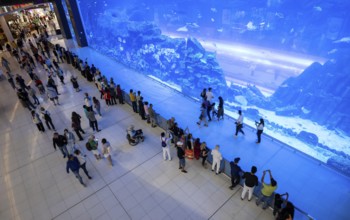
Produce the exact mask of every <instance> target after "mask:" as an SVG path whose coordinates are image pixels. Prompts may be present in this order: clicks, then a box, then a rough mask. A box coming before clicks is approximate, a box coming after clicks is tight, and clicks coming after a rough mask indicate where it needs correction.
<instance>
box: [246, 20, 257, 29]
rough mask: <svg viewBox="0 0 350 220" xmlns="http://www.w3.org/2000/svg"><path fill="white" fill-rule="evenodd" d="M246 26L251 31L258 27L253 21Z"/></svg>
mask: <svg viewBox="0 0 350 220" xmlns="http://www.w3.org/2000/svg"><path fill="white" fill-rule="evenodd" d="M246 27H247V29H248V30H251V31H252V30H255V29H256V26H254V24H253V22H252V21H249V22H248V24H247V25H246Z"/></svg>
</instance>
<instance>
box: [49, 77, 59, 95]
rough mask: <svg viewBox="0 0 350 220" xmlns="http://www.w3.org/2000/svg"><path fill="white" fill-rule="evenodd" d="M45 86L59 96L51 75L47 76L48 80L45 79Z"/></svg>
mask: <svg viewBox="0 0 350 220" xmlns="http://www.w3.org/2000/svg"><path fill="white" fill-rule="evenodd" d="M47 86H50V87H52V88H54V89H55V91H56V93H57V95H60V93H59V92H58V89H57V85H56V82H55V80H54V79H53V78H52V75H49V78H48V79H47Z"/></svg>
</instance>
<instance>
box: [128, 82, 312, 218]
mask: <svg viewBox="0 0 350 220" xmlns="http://www.w3.org/2000/svg"><path fill="white" fill-rule="evenodd" d="M154 81H155V82H157V83H159V82H158V81H156V80H154ZM159 84H161V83H159ZM162 85H163V84H162ZM165 87H167V86H165ZM167 88H168V87H167ZM171 89H172V88H171ZM174 91H176V90H174ZM176 92H178V91H176ZM178 93H179V94H181V95H182V96H186V95H184V94H182V93H180V92H178ZM123 97H124V101H125V102H126V103H128V104H129V105H130V106H131V101H130V98H129V95H128V94H127V93H126V92H125V91H124V90H123ZM186 97H187V98H189V96H186ZM191 100H193V101H195V100H194V99H191ZM226 116H227V115H226ZM227 117H229V116H227ZM230 118H231V117H230ZM167 120H168V119H166V118H164V117H163V116H162V115H160V114H156V122H157V126H159V127H160V128H162V129H163V130H164V131H166V130H167V128H168V127H167ZM250 128H252V127H250ZM271 138H272V137H271ZM208 149H209V150H211V149H210V148H208ZM207 161H208V162H209V163H210V164H212V161H213V158H212V156H211V154H208V158H207ZM220 168H221V173H223V174H224V175H226V176H227V177H228V178H231V177H230V176H231V169H230V161H229V160H227V159H226V158H223V160H222V161H221V166H220ZM243 182H244V181H243V180H242V179H241V182H240V185H241V186H242V187H243ZM261 186H262V184H261V183H260V184H259V186H258V187H255V189H254V196H256V197H257V196H258V194H259V192H260V190H261ZM270 207H271V204H270ZM271 208H273V207H271ZM294 208H295V212H294V219H295V220H299V219H300V220H315V218H313V217H312V216H310V215H309V214H308V213H307V212H305V211H303V210H301V209H300V208H298V207H296V206H294Z"/></svg>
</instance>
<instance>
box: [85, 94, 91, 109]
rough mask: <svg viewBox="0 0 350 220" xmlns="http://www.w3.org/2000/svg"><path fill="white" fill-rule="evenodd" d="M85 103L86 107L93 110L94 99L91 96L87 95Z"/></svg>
mask: <svg viewBox="0 0 350 220" xmlns="http://www.w3.org/2000/svg"><path fill="white" fill-rule="evenodd" d="M84 102H85V106H86V107H87V108H89V109H91V110H92V98H91V97H90V96H89V94H88V93H85V97H84Z"/></svg>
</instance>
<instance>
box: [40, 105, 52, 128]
mask: <svg viewBox="0 0 350 220" xmlns="http://www.w3.org/2000/svg"><path fill="white" fill-rule="evenodd" d="M40 113H41V117H42V118H43V119H44V120H45V124H46V126H47V128H48V129H49V130H51V128H52V129H53V130H54V131H56V129H55V126H54V125H53V123H52V119H51V116H50V113H49V112H48V111H47V110H45V108H44V107H41V108H40ZM50 125H51V126H50Z"/></svg>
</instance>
